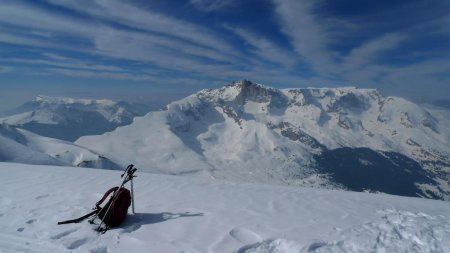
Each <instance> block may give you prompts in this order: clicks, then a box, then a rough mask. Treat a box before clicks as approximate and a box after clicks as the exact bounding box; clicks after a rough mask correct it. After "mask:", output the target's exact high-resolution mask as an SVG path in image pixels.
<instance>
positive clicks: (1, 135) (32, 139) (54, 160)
mask: <svg viewBox="0 0 450 253" xmlns="http://www.w3.org/2000/svg"><path fill="white" fill-rule="evenodd" d="M0 162H17V163H26V164H45V165H64V166H76V167H90V168H105V169H120V168H122V167H123V165H119V164H117V163H115V162H113V161H111V160H110V159H108V158H106V157H103V156H101V155H99V154H97V153H96V152H94V151H90V150H88V149H86V148H83V147H80V146H78V145H76V144H73V143H71V142H67V141H62V140H57V139H52V138H49V137H43V136H40V135H37V134H34V133H31V132H28V131H26V130H23V129H18V128H15V127H12V126H9V125H1V124H0Z"/></svg>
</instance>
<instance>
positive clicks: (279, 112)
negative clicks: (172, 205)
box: [76, 80, 450, 199]
mask: <svg viewBox="0 0 450 253" xmlns="http://www.w3.org/2000/svg"><path fill="white" fill-rule="evenodd" d="M448 123H449V119H448V118H446V117H441V116H440V115H438V114H435V112H433V111H429V110H425V109H423V108H421V107H420V106H419V105H417V104H414V103H412V102H410V101H407V100H405V99H402V98H399V97H384V96H383V95H381V94H380V93H379V92H377V91H376V90H374V89H358V88H354V87H345V88H321V89H318V88H308V89H281V90H280V89H275V88H270V87H267V86H264V85H260V84H256V83H253V82H250V81H245V80H244V81H240V82H235V83H232V84H229V85H226V86H224V87H222V88H219V89H207V90H202V91H200V92H198V93H196V94H193V95H191V96H189V97H186V98H185V99H182V100H180V101H176V102H173V103H171V104H169V105H168V106H167V109H166V110H165V111H159V112H150V113H149V114H147V115H145V116H144V117H141V118H137V119H136V120H135V121H134V122H133V123H132V124H131V125H128V126H124V127H120V128H118V129H116V130H114V131H112V132H109V133H105V134H103V135H99V136H85V137H82V138H80V139H79V140H77V142H76V143H77V144H79V145H82V146H86V147H88V148H90V149H92V150H95V151H97V152H99V153H102V154H104V155H106V156H107V157H114V158H115V159H117V160H120V161H123V163H125V164H126V163H135V164H136V165H138V166H140V167H142V168H144V169H145V170H146V171H150V172H158V173H165V174H174V175H175V174H176V175H195V176H202V177H207V178H217V179H228V180H233V181H247V182H262V183H271V184H284V185H300V186H312V187H320V188H339V189H349V190H355V191H375V192H386V193H391V194H397V195H404V196H422V197H427V198H438V199H449V196H450V185H449V180H448V178H449V175H450V159H449V157H450V153H448V146H449V145H450V132H449V129H448V128H447V127H446V126H447V125H448Z"/></svg>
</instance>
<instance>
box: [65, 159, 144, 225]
mask: <svg viewBox="0 0 450 253" xmlns="http://www.w3.org/2000/svg"><path fill="white" fill-rule="evenodd" d="M133 166H134V165H133V164H130V165H128V167H127V168H126V170H125V172H124V173H123V174H122V175H121V177H124V176H125V178H124V180H123V182H122V184H121V185H120V187H119V186H116V187H113V188H111V189H109V190H108V191H106V192H105V194H103V197H102V198H101V199H100V200H99V201H98V202H97V203H96V204H95V208H94V211H92V212H90V213H88V214H86V215H83V216H81V217H80V218H76V219H73V220H66V221H60V222H58V225H61V224H68V223H77V222H80V221H82V220H84V219H86V218H89V217H91V216H93V217H92V218H91V219H90V220H89V223H91V224H96V223H95V222H94V220H95V219H96V218H99V219H100V221H101V223H100V225H99V226H98V228H97V231H98V232H101V233H105V232H106V231H107V230H108V229H109V228H110V227H117V226H119V225H120V224H121V223H122V222H123V221H124V220H125V218H126V217H127V213H128V207H130V204H133V213H134V200H133V195H132V192H133V178H134V177H136V176H134V173H135V172H136V170H137V168H133ZM128 181H131V192H130V191H129V190H128V189H127V188H125V187H124V185H125V184H126V183H127V182H128ZM111 193H112V196H111V198H110V199H109V200H108V202H107V203H106V204H105V205H104V206H103V207H100V205H101V204H102V203H103V201H105V199H106V198H107V197H108V196H109V195H110V194H111Z"/></svg>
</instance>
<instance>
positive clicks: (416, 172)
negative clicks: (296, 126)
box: [315, 148, 439, 198]
mask: <svg viewBox="0 0 450 253" xmlns="http://www.w3.org/2000/svg"><path fill="white" fill-rule="evenodd" d="M315 159H316V162H317V165H318V167H319V170H320V171H321V172H322V173H326V174H329V175H330V177H331V179H332V180H333V181H335V182H336V183H339V184H342V185H343V186H345V187H346V188H348V189H349V190H352V191H364V190H369V191H380V192H384V193H389V194H394V195H402V196H425V194H424V192H423V191H422V190H421V189H420V188H419V187H418V185H417V184H420V183H424V184H435V182H434V181H433V180H432V179H431V175H429V173H427V172H426V171H425V170H424V169H423V168H422V166H421V165H420V164H419V163H417V162H416V161H414V160H412V159H410V158H408V157H406V156H404V155H402V154H399V153H394V152H385V153H378V152H376V151H373V150H371V149H368V148H338V149H334V150H327V151H325V152H323V153H322V154H321V155H317V156H316V157H315ZM426 194H428V196H429V197H431V198H439V197H438V196H436V195H434V194H432V193H431V192H426Z"/></svg>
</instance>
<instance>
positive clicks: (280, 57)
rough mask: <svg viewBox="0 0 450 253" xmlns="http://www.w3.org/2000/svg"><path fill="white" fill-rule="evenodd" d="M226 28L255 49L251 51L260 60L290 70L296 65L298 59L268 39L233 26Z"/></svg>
mask: <svg viewBox="0 0 450 253" xmlns="http://www.w3.org/2000/svg"><path fill="white" fill-rule="evenodd" d="M225 27H226V28H227V29H228V30H230V31H232V32H233V33H235V34H236V35H238V36H239V37H240V38H241V39H243V40H244V41H245V42H246V43H247V44H248V45H250V46H251V47H252V48H253V49H252V50H251V51H252V52H253V54H254V55H256V56H258V57H259V58H261V59H264V60H265V61H268V62H272V63H276V64H280V65H281V66H284V67H288V68H291V67H293V66H294V65H295V64H296V62H297V57H295V56H292V54H291V53H290V52H289V51H288V50H286V49H284V48H282V47H280V46H278V45H276V44H275V43H273V42H271V41H270V40H268V39H267V38H264V37H262V36H258V35H255V34H254V33H252V32H250V31H248V30H245V29H242V28H236V27H231V26H225Z"/></svg>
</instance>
